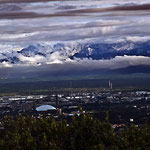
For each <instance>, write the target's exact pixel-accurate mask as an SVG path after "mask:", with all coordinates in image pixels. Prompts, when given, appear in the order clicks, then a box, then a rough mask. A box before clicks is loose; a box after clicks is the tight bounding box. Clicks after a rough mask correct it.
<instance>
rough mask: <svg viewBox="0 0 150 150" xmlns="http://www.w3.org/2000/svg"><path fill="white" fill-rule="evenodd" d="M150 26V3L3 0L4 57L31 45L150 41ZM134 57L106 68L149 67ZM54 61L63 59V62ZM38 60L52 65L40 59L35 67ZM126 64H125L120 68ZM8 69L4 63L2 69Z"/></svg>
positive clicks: (0, 32) (0, 48) (0, 38)
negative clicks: (131, 65) (140, 65)
mask: <svg viewBox="0 0 150 150" xmlns="http://www.w3.org/2000/svg"><path fill="white" fill-rule="evenodd" d="M149 27H150V1H149V0H143V1H141V0H100V1H93V0H85V1H84V0H82V1H78V0H77V1H49V0H0V53H3V52H11V53H12V51H18V50H21V49H22V48H25V47H27V46H28V45H31V44H32V45H35V44H41V45H46V46H48V45H49V46H51V45H53V44H55V43H60V42H62V43H67V44H69V43H76V42H80V43H87V42H95V43H97V42H99V43H101V42H106V43H113V42H120V41H124V40H126V41H133V42H137V41H147V40H149V39H150V30H149ZM55 55H57V56H58V55H59V54H55ZM49 57H52V56H49ZM135 57H136V56H134V57H133V58H132V57H128V56H124V57H123V58H122V57H120V58H118V57H117V58H114V59H113V60H110V61H109V60H107V61H106V67H110V68H115V66H120V64H122V66H123V67H127V66H129V64H134V65H136V63H137V64H138V65H139V64H141V63H142V65H143V64H145V63H146V62H147V63H146V65H147V64H149V62H150V61H149V58H144V57H140V56H139V57H136V58H135ZM53 58H54V59H55V58H56V60H58V57H53ZM21 59H25V58H21ZM31 59H32V60H33V59H34V58H31ZM39 59H41V60H42V61H49V60H50V58H46V59H45V58H35V59H34V60H33V62H36V61H37V60H39ZM43 59H44V60H43ZM32 60H31V62H32ZM61 60H62V58H61ZM121 60H123V62H124V60H125V61H126V63H120V61H121ZM135 60H136V61H135ZM141 60H143V61H144V62H143V61H142V62H141ZM88 61H89V63H91V64H90V65H91V66H95V65H94V64H99V65H96V66H95V67H98V66H105V65H104V61H102V60H101V61H98V62H96V63H95V61H92V60H86V62H88ZM50 62H51V61H50ZM55 62H56V63H57V62H58V63H60V61H55ZM68 62H69V63H70V60H69V61H67V63H68ZM78 62H79V61H78ZM61 63H62V62H61ZM71 63H73V62H71ZM75 63H76V64H77V62H75ZM31 64H33V63H31ZM47 64H48V63H47ZM81 64H82V65H83V66H85V64H86V63H84V61H83V60H82V61H81ZM116 64H119V65H116ZM7 65H8V64H2V65H1V67H6V66H7ZM7 67H8V66H7ZM120 67H121V66H120ZM120 67H119V68H120ZM85 68H86V67H85ZM100 68H101V67H100Z"/></svg>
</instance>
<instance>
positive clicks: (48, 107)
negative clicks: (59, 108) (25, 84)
mask: <svg viewBox="0 0 150 150" xmlns="http://www.w3.org/2000/svg"><path fill="white" fill-rule="evenodd" d="M50 110H56V108H55V107H54V106H51V105H41V106H39V107H37V108H36V111H50Z"/></svg>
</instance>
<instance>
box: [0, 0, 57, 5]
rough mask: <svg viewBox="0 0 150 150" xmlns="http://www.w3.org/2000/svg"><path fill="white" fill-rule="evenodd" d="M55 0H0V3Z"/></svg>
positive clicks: (48, 0)
mask: <svg viewBox="0 0 150 150" xmlns="http://www.w3.org/2000/svg"><path fill="white" fill-rule="evenodd" d="M52 1H57V0H0V4H5V3H34V2H52Z"/></svg>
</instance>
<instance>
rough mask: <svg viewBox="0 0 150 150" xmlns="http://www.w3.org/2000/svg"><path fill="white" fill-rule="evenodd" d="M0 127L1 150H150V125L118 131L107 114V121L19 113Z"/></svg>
mask: <svg viewBox="0 0 150 150" xmlns="http://www.w3.org/2000/svg"><path fill="white" fill-rule="evenodd" d="M1 127H2V128H1V130H0V149H1V150H148V149H150V148H149V147H150V126H149V125H143V126H141V127H135V126H134V125H131V126H130V127H125V128H124V130H122V131H114V129H113V128H112V125H111V124H110V123H109V122H108V116H106V121H105V122H100V121H99V120H97V119H94V118H93V117H92V116H91V115H88V114H84V113H83V112H82V110H81V115H80V116H74V117H73V118H72V122H71V123H69V124H68V123H67V121H66V120H65V119H61V117H60V118H58V119H57V120H55V119H54V118H51V117H49V118H40V119H36V118H34V117H29V116H19V117H17V118H15V119H12V118H10V117H5V118H4V119H3V121H2V125H1Z"/></svg>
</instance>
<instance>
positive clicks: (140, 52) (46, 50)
mask: <svg viewBox="0 0 150 150" xmlns="http://www.w3.org/2000/svg"><path fill="white" fill-rule="evenodd" d="M124 55H127V56H147V57H150V42H149V41H147V42H120V43H111V44H106V43H96V44H95V43H90V44H88V43H84V44H83V43H82V44H81V43H76V44H72V45H71V44H64V43H57V44H54V45H52V46H49V47H47V46H44V45H40V44H37V45H29V46H28V47H26V48H24V49H22V50H18V51H17V52H14V51H11V52H9V53H8V52H7V53H4V52H3V53H0V63H3V62H7V63H10V64H23V63H24V62H26V63H28V60H31V61H32V60H33V59H36V58H37V61H34V62H35V63H38V64H39V63H42V64H46V63H47V62H49V61H50V62H51V60H53V61H54V60H57V59H58V60H61V61H65V60H67V59H70V60H73V59H77V58H78V59H83V58H90V59H92V60H103V59H106V60H109V59H112V58H115V57H116V56H124ZM31 58H32V59H31ZM24 59H25V60H26V61H22V60H24Z"/></svg>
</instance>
